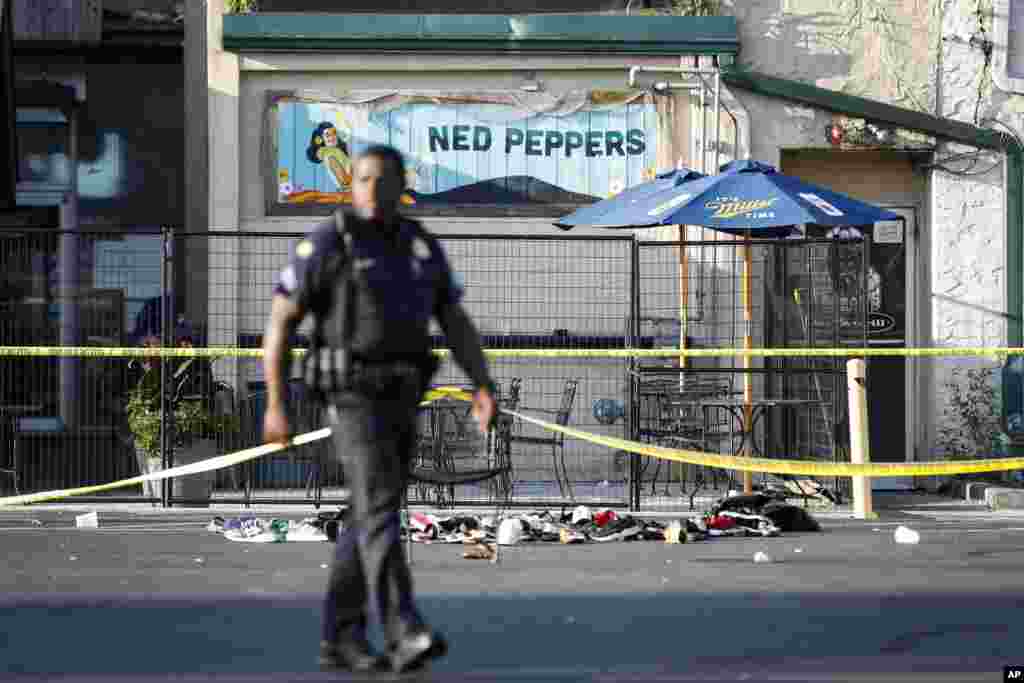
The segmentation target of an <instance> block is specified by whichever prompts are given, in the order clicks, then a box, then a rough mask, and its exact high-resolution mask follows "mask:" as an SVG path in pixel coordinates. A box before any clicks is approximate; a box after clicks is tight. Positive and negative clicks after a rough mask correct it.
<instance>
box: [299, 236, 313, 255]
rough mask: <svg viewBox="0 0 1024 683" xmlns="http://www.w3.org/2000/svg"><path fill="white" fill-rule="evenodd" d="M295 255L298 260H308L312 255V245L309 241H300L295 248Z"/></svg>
mask: <svg viewBox="0 0 1024 683" xmlns="http://www.w3.org/2000/svg"><path fill="white" fill-rule="evenodd" d="M295 255H296V256H298V257H299V258H309V257H310V256H312V255H313V243H312V242H310V241H309V240H302V241H301V242H299V245H298V246H297V247H295Z"/></svg>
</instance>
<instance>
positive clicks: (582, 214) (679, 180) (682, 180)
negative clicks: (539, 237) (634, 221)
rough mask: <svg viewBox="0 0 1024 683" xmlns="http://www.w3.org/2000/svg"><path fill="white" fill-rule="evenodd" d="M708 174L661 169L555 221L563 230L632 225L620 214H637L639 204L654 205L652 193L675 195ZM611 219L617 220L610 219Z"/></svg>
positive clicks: (681, 169)
mask: <svg viewBox="0 0 1024 683" xmlns="http://www.w3.org/2000/svg"><path fill="white" fill-rule="evenodd" d="M706 177H707V176H705V175H704V174H703V173H699V172H697V171H693V170H690V169H688V168H674V169H672V170H671V171H665V172H663V173H659V174H658V175H656V176H655V177H654V179H653V180H648V181H647V182H644V183H640V184H639V185H633V186H632V187H629V188H626V189H625V190H623V191H622V192H620V193H619V194H617V195H615V196H614V197H611V198H609V199H605V200H603V201H599V202H595V203H594V204H590V205H589V206H584V207H583V208H582V209H578V210H576V211H575V212H573V213H571V214H569V215H568V216H564V217H562V218H560V219H559V222H558V223H555V225H557V226H558V227H560V228H562V229H563V230H569V229H570V228H572V227H574V226H577V225H588V226H596V225H600V226H608V227H629V226H627V225H619V224H618V223H615V222H614V221H617V220H619V218H618V216H620V215H622V216H627V217H628V216H632V215H634V214H635V208H636V206H638V205H642V206H650V204H649V201H648V200H649V199H650V197H653V196H661V195H662V194H666V195H671V194H673V193H675V192H677V189H678V188H679V187H681V186H683V185H685V184H686V183H689V182H692V181H694V180H697V179H699V178H706ZM609 217H610V218H609ZM609 220H612V221H613V222H612V223H609V222H608V221H609Z"/></svg>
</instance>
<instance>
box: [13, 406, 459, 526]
mask: <svg viewBox="0 0 1024 683" xmlns="http://www.w3.org/2000/svg"><path fill="white" fill-rule="evenodd" d="M443 398H454V399H458V400H464V401H471V400H473V397H472V395H471V394H470V393H469V392H467V391H466V390H465V389H460V388H458V387H437V388H434V389H431V390H430V391H428V392H427V393H426V395H425V396H424V400H423V402H422V403H420V405H429V404H430V403H433V402H434V401H437V400H439V399H443ZM330 435H331V429H330V427H325V428H323V429H318V430H316V431H314V432H308V433H306V434H300V435H298V436H296V437H294V438H292V439H289V441H288V443H287V444H279V443H273V444H263V445H261V446H254V447H253V448H247V449H245V450H242V451H237V452H235V453H228V454H227V455H219V456H217V457H214V458H208V459H206V460H201V461H200V462H196V463H192V464H189V465H182V466H180V467H172V468H170V469H166V470H160V471H159V472H150V473H149V474H143V475H140V476H138V477H132V478H130V479H122V480H120V481H114V482H110V483H109V484H95V485H93V486H81V487H78V488H73V489H58V490H54V491H40V492H39V493H26V494H23V495H18V496H9V497H7V498H0V507H10V506H12V505H29V504H30V503H41V502H45V501H50V500H58V499H61V498H71V497H72V496H84V495H87V494H90V493H100V492H101V491H111V490H113V489H118V488H124V487H127V486H134V485H136V484H141V483H142V482H145V481H159V480H161V479H172V478H174V477H183V476H186V475H189V474H200V473H202V472H212V471H213V470H219V469H223V468H225V467H231V466H233V465H238V464H241V463H243V462H246V461H248V460H254V459H256V458H260V457H263V456H264V455H269V454H271V453H276V452H277V451H282V450H284V449H286V448H289V447H291V446H301V445H303V444H307V443H311V442H313V441H318V440H320V439H326V438H327V437H329V436H330Z"/></svg>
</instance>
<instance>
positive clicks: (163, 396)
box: [160, 226, 174, 508]
mask: <svg viewBox="0 0 1024 683" xmlns="http://www.w3.org/2000/svg"><path fill="white" fill-rule="evenodd" d="M169 247H170V228H168V227H166V226H164V227H161V228H160V346H161V348H168V347H170V346H172V345H173V342H170V341H169V340H172V339H173V338H174V333H173V330H172V329H171V325H172V322H171V318H172V316H171V312H170V311H169V310H168V308H170V304H169V301H168V296H169V294H170V287H169V286H168V281H169V279H170V273H169V272H168V271H169V268H168V261H169V256H170V248H169ZM167 360H168V359H167V356H160V468H161V469H167V468H169V467H170V466H171V438H170V436H171V435H170V427H171V424H170V418H169V416H170V411H171V402H170V396H169V395H168V391H169V389H170V379H171V377H170V373H169V372H168V369H167ZM170 493H171V482H170V480H168V479H161V480H160V504H161V505H162V506H163V507H165V508H166V507H170Z"/></svg>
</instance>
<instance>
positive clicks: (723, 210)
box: [555, 160, 900, 237]
mask: <svg viewBox="0 0 1024 683" xmlns="http://www.w3.org/2000/svg"><path fill="white" fill-rule="evenodd" d="M646 185H651V186H652V191H651V192H649V193H645V194H643V195H638V196H637V197H636V198H635V199H632V200H631V201H628V202H616V200H617V199H618V197H614V198H612V199H610V200H606V201H604V202H599V203H597V204H595V205H592V206H588V207H586V208H584V209H580V210H579V211H577V212H575V213H573V214H570V215H569V216H566V217H565V218H562V219H559V221H558V222H557V223H555V225H557V226H558V227H561V228H564V229H569V228H571V227H573V226H575V225H584V224H586V225H592V226H595V227H598V226H600V227H608V228H647V227H653V226H658V225H699V226H703V227H706V228H711V229H714V230H718V231H720V232H725V233H731V234H737V235H747V234H748V233H749V234H750V236H751V237H783V236H786V235H789V234H791V233H792V232H794V226H795V225H797V224H801V223H813V224H817V225H867V224H872V223H875V222H876V221H883V220H899V219H900V216H899V215H898V214H895V213H893V212H892V211H887V210H885V209H882V208H879V207H876V206H872V205H870V204H866V203H865V202H861V201H858V200H856V199H853V198H851V197H847V196H845V195H841V194H839V193H838V192H833V191H832V190H829V189H827V188H824V187H819V186H817V185H812V184H810V183H805V182H804V181H802V180H800V179H799V178H794V177H792V176H787V175H783V174H781V173H778V172H777V171H776V170H775V169H774V168H773V167H772V166H769V165H768V164H763V163H761V162H758V161H750V160H746V161H733V162H730V163H728V164H726V165H725V166H723V167H722V169H721V173H719V174H718V175H714V176H704V177H698V178H696V179H694V180H691V181H688V182H682V183H679V184H676V185H673V186H671V187H668V188H665V189H663V190H661V191H656V190H654V188H653V186H654V183H645V184H644V185H641V186H638V188H636V189H640V188H641V187H645V186H646ZM613 203H614V204H613ZM601 207H606V208H605V209H604V210H599V209H601ZM581 219H590V220H588V222H586V223H585V222H584V220H581Z"/></svg>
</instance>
